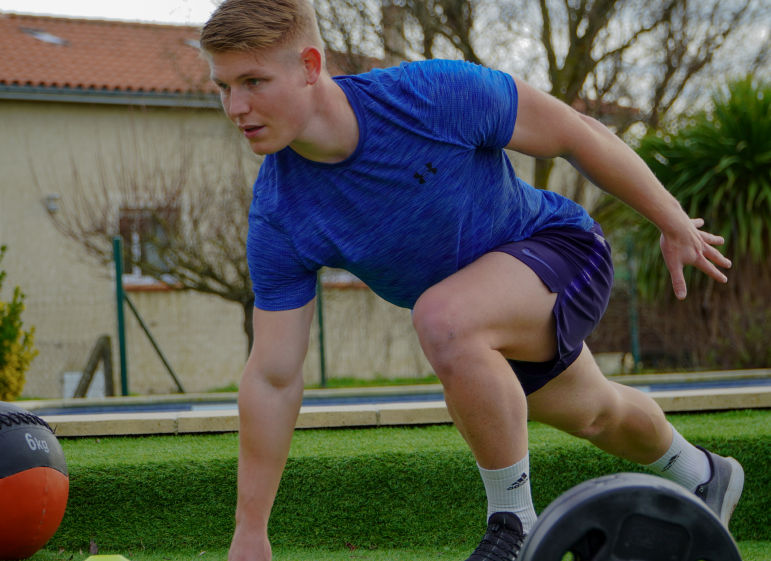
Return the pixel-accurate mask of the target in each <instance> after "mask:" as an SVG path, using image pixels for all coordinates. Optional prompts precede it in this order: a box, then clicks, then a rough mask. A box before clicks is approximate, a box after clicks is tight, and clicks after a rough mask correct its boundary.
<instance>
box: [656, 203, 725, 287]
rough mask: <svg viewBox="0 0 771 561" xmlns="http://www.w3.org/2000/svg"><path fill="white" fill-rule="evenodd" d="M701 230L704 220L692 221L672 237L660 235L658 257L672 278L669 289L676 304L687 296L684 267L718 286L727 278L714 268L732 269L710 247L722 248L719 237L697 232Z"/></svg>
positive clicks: (722, 242) (672, 234)
mask: <svg viewBox="0 0 771 561" xmlns="http://www.w3.org/2000/svg"><path fill="white" fill-rule="evenodd" d="M702 226H704V220H702V219H701V218H694V219H692V220H691V223H690V225H689V226H688V227H685V228H681V229H680V230H678V231H676V232H674V233H668V234H666V235H665V234H661V240H660V242H661V253H662V254H663V255H664V262H665V263H666V264H667V269H669V274H670V275H671V276H672V288H673V289H674V291H675V296H677V299H678V300H682V299H684V298H685V295H686V294H687V289H686V286H685V277H684V276H683V267H684V266H685V265H693V266H695V267H697V268H698V269H700V270H701V271H703V272H705V273H707V274H708V275H709V276H710V277H712V278H713V279H715V280H716V281H718V282H723V283H725V282H728V277H726V276H725V275H724V274H723V273H722V272H720V270H718V268H717V267H715V264H717V265H719V266H721V267H723V268H725V269H728V268H730V267H731V261H729V260H728V259H727V258H726V257H725V256H724V255H723V254H722V253H720V252H719V251H718V250H717V249H715V248H714V247H713V246H715V245H723V244H724V243H725V240H724V239H723V238H721V237H720V236H715V235H713V234H710V233H708V232H702V231H700V230H699V228H701V227H702ZM713 263H714V264H713Z"/></svg>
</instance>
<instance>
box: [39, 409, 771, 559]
mask: <svg viewBox="0 0 771 561" xmlns="http://www.w3.org/2000/svg"><path fill="white" fill-rule="evenodd" d="M669 418H670V419H671V421H672V423H673V424H674V425H675V426H676V427H677V429H678V430H679V431H680V432H681V433H682V434H683V435H684V436H685V437H686V438H688V439H691V440H692V441H693V442H695V443H698V444H702V445H704V446H706V447H707V448H708V449H711V450H714V451H715V452H717V453H720V454H722V455H729V454H730V455H734V456H735V457H736V458H737V459H739V461H741V462H742V464H743V465H744V467H745V471H746V473H747V475H748V477H747V483H746V485H745V494H744V497H743V498H742V501H741V502H740V503H739V507H738V508H737V511H736V513H735V515H734V517H733V519H732V521H731V529H732V532H733V535H734V536H735V537H736V538H737V539H739V540H742V541H743V544H742V547H743V548H745V549H744V554H745V558H746V559H771V554H770V553H769V552H770V551H771V550H770V549H769V547H770V546H769V543H771V542H768V540H771V514H770V513H771V510H770V509H769V508H768V504H771V501H770V500H769V497H768V489H769V488H771V470H769V469H768V458H769V457H771V437H769V435H771V411H759V410H755V411H751V410H748V411H734V412H722V413H713V414H693V415H671V416H670V417H669ZM529 432H530V450H531V473H532V474H533V496H534V501H535V504H536V510H537V511H538V512H540V511H541V510H542V509H543V508H545V507H546V505H548V504H549V503H550V502H551V501H552V500H554V499H555V498H556V497H557V496H559V495H560V494H561V493H563V492H564V491H567V490H568V489H569V488H571V487H573V486H575V485H577V484H579V483H581V482H582V481H585V480H586V479H590V478H592V477H599V476H602V475H606V474H608V473H618V472H622V471H643V468H640V467H639V466H636V465H634V464H630V463H628V462H623V461H621V460H618V459H616V458H612V457H611V456H609V455H607V454H604V453H603V452H600V451H598V450H597V449H596V448H594V447H592V446H591V445H589V444H588V443H586V442H584V441H580V440H578V439H575V438H572V437H570V436H568V435H565V434H563V433H560V432H558V431H555V430H554V429H551V428H549V427H546V426H544V425H540V424H537V423H531V424H530V426H529ZM61 443H62V446H63V448H64V452H65V455H66V457H67V462H68V466H69V467H70V501H69V504H68V508H67V513H66V514H65V517H64V520H63V521H62V525H61V527H60V528H59V531H58V532H57V534H56V535H55V536H54V538H53V539H52V541H51V548H57V551H58V548H59V547H63V548H65V550H66V551H65V553H63V554H62V556H59V557H57V556H56V555H55V554H53V555H54V557H53V558H51V559H49V558H46V557H41V558H40V559H39V561H53V559H54V558H56V559H57V560H58V561H70V560H69V558H70V556H71V555H72V553H67V552H68V551H73V552H78V551H80V549H81V548H83V549H87V546H88V542H89V540H90V539H91V538H92V537H93V538H95V539H96V542H97V544H98V545H99V546H100V547H101V548H102V549H103V552H111V551H116V552H124V553H123V554H124V555H125V556H126V557H128V558H130V559H132V561H133V559H135V558H137V559H142V558H141V557H139V555H140V553H141V552H142V551H146V552H151V551H152V552H158V551H162V552H163V551H166V552H186V553H184V555H188V557H185V558H192V557H190V556H189V553H188V552H190V551H192V550H193V549H196V548H197V550H198V551H197V552H200V551H201V550H204V549H205V550H207V551H208V552H209V553H207V554H204V555H203V556H201V557H202V559H205V558H209V557H207V555H211V556H213V555H215V554H216V555H220V556H221V557H222V558H224V553H223V552H224V551H225V549H224V548H226V547H227V546H228V544H229V541H230V538H231V536H232V532H233V524H234V516H233V515H234V512H235V503H236V467H237V456H238V436H237V435H236V434H219V435H178V436H157V437H142V438H101V439H94V438H84V439H61ZM536 474H537V476H536ZM484 511H485V497H484V487H483V486H482V483H481V481H480V478H479V474H478V471H477V469H476V465H475V462H474V459H473V457H472V456H471V453H470V452H469V450H468V448H467V446H466V445H465V443H464V442H463V439H462V438H461V436H460V435H459V434H458V431H457V430H456V429H455V428H454V427H453V426H450V425H441V426H428V427H390V428H383V427H381V428H372V429H346V430H302V431H297V432H296V433H295V437H294V439H293V442H292V448H291V452H290V456H289V462H288V464H287V470H286V472H285V474H284V479H283V480H282V483H281V487H280V488H279V493H278V496H277V499H276V504H275V506H274V510H273V513H272V516H271V526H270V529H269V530H270V536H271V540H272V541H273V544H274V546H275V548H276V549H275V551H276V559H284V558H286V559H289V558H292V555H295V556H296V555H302V557H301V558H302V559H320V560H326V559H330V560H331V559H357V557H351V556H352V555H353V556H357V555H358V556H364V557H366V558H368V559H372V560H373V561H378V560H381V559H408V558H409V559H428V558H435V557H431V556H432V555H434V556H436V557H444V556H445V555H447V557H444V558H448V559H465V557H464V556H463V555H464V552H465V553H466V554H467V553H468V551H470V550H471V549H473V546H471V547H469V546H468V544H470V543H472V542H473V541H474V540H477V539H479V537H480V536H481V535H482V533H483V532H484ZM436 512H441V513H442V516H443V518H442V522H443V523H442V525H441V526H437V525H436V524H435V522H434V521H433V520H434V516H435V513H436ZM373 522H374V523H373ZM346 542H350V543H352V544H354V545H355V546H357V548H356V549H354V550H353V551H348V550H342V549H335V548H342V547H343V546H344V544H345V543H346ZM371 546H376V547H375V548H374V549H370V547H371ZM445 546H449V547H451V548H454V549H451V550H447V551H444V550H443V549H432V548H443V547H445ZM298 548H307V549H298ZM330 548H332V549H330ZM459 548H464V549H463V550H460V549H459ZM128 552H130V554H128ZM217 552H219V553H217ZM293 552H295V553H293ZM297 552H301V554H300V553H297ZM440 553H441V554H442V555H441V556H440V555H439V554H440ZM40 555H51V554H42V553H41V554H40ZM152 555H156V554H155V553H153V554H152ZM175 555H177V554H175ZM179 555H182V553H180V554H179ZM282 556H284V557H282ZM314 556H315V557H314ZM400 556H401V557H400ZM163 557H164V556H163V555H161V556H160V557H157V556H155V557H152V559H153V560H155V559H158V560H159V561H160V559H162V558H163ZM166 557H169V555H166ZM178 558H180V559H181V557H173V558H171V557H170V559H178ZM294 558H298V557H294ZM359 558H363V557H359ZM73 561H77V559H76V557H73Z"/></svg>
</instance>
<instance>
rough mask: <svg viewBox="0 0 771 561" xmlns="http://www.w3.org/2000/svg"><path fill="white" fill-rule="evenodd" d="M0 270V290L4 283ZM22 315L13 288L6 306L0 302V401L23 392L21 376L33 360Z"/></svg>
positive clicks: (0, 256) (17, 291) (34, 353)
mask: <svg viewBox="0 0 771 561" xmlns="http://www.w3.org/2000/svg"><path fill="white" fill-rule="evenodd" d="M5 250H6V246H2V247H0V265H2V262H3V257H5ZM5 275H6V273H5V271H3V270H2V269H0V289H2V287H3V281H4V280H5ZM23 311H24V294H23V293H22V292H21V290H20V289H19V287H18V286H17V287H16V288H15V289H14V290H13V298H12V299H11V301H10V302H4V301H2V300H0V401H12V400H14V399H16V398H17V397H19V395H21V392H22V390H23V389H24V381H25V380H24V374H25V372H27V370H28V369H29V365H30V362H32V359H33V358H35V356H37V350H36V349H35V348H34V346H33V343H34V334H35V328H34V327H31V328H30V329H29V331H24V330H23V329H22V323H21V313H22V312H23Z"/></svg>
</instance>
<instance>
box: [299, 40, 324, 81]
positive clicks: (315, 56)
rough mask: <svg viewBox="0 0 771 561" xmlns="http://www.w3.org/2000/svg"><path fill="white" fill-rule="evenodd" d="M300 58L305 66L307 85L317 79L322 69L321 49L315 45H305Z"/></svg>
mask: <svg viewBox="0 0 771 561" xmlns="http://www.w3.org/2000/svg"><path fill="white" fill-rule="evenodd" d="M300 58H301V59H302V63H303V66H304V67H305V80H306V82H307V83H308V85H310V86H312V85H313V84H315V83H316V82H317V81H318V79H319V76H321V72H322V71H323V66H322V62H321V60H322V59H321V51H319V50H318V48H316V47H305V49H303V52H302V54H301V55H300Z"/></svg>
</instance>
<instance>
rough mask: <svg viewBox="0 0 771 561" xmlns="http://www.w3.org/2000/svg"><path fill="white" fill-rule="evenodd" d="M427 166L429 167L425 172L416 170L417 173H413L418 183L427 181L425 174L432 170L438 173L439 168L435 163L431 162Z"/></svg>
mask: <svg viewBox="0 0 771 561" xmlns="http://www.w3.org/2000/svg"><path fill="white" fill-rule="evenodd" d="M425 166H426V168H428V169H427V170H426V171H424V172H423V173H418V172H415V175H413V177H414V178H415V179H417V180H418V183H420V184H421V185H422V184H423V183H425V182H426V180H425V179H424V177H425V175H426V174H427V173H429V172H430V173H433V174H434V175H436V172H437V169H436V168H435V167H434V165H433V164H432V163H431V162H429V163H427V164H425Z"/></svg>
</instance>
